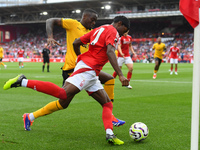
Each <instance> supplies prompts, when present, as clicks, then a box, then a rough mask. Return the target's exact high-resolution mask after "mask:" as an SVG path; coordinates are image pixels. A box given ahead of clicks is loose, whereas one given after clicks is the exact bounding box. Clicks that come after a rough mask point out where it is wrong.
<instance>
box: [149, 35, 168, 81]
mask: <svg viewBox="0 0 200 150" xmlns="http://www.w3.org/2000/svg"><path fill="white" fill-rule="evenodd" d="M152 49H153V50H155V52H154V58H155V67H154V75H153V79H156V76H157V72H158V69H159V67H160V64H161V62H162V53H163V51H165V50H166V47H165V44H164V43H162V42H161V37H158V39H157V43H155V44H154V45H153V48H152Z"/></svg>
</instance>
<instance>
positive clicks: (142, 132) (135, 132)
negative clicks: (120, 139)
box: [129, 122, 149, 142]
mask: <svg viewBox="0 0 200 150" xmlns="http://www.w3.org/2000/svg"><path fill="white" fill-rule="evenodd" d="M129 135H130V137H131V138H132V139H133V140H134V141H137V142H138V141H142V140H144V139H146V138H147V136H148V135H149V130H148V127H147V126H146V125H145V124H144V123H142V122H136V123H134V124H132V125H131V127H130V129H129Z"/></svg>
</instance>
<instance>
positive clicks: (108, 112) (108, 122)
mask: <svg viewBox="0 0 200 150" xmlns="http://www.w3.org/2000/svg"><path fill="white" fill-rule="evenodd" d="M112 109H113V104H112V102H108V103H105V104H104V105H103V112H102V119H103V124H104V128H105V130H106V129H111V130H113V125H112Z"/></svg>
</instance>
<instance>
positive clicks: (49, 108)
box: [33, 100, 63, 118]
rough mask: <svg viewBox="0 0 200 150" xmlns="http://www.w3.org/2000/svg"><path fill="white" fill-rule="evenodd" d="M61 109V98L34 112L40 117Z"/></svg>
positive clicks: (35, 115)
mask: <svg viewBox="0 0 200 150" xmlns="http://www.w3.org/2000/svg"><path fill="white" fill-rule="evenodd" d="M61 109H63V107H62V106H61V105H60V103H59V100H57V101H53V102H50V103H48V104H47V105H46V106H44V107H43V108H41V109H39V110H37V111H35V112H33V116H34V117H35V118H38V117H41V116H44V115H48V114H51V113H53V112H54V111H57V110H61Z"/></svg>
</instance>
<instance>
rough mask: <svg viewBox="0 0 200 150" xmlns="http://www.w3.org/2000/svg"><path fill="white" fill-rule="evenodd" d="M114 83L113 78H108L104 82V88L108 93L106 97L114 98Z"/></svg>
mask: <svg viewBox="0 0 200 150" xmlns="http://www.w3.org/2000/svg"><path fill="white" fill-rule="evenodd" d="M114 85H115V79H111V80H108V81H107V82H105V83H104V90H105V91H106V93H107V94H108V97H109V98H110V99H111V100H113V99H114Z"/></svg>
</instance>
